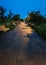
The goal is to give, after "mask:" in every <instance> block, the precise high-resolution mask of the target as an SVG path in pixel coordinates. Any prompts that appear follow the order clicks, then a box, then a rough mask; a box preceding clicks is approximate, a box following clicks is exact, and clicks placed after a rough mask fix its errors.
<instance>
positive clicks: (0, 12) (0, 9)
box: [0, 6, 6, 20]
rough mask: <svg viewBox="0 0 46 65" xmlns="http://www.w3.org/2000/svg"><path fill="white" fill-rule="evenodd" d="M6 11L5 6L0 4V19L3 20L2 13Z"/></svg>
mask: <svg viewBox="0 0 46 65" xmlns="http://www.w3.org/2000/svg"><path fill="white" fill-rule="evenodd" d="M5 12H6V10H5V8H4V7H2V6H0V20H5V17H4V13H5Z"/></svg>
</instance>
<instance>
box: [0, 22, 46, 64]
mask: <svg viewBox="0 0 46 65" xmlns="http://www.w3.org/2000/svg"><path fill="white" fill-rule="evenodd" d="M0 65H46V41H44V40H43V39H42V38H41V37H40V36H39V35H38V34H37V33H36V32H35V31H34V30H33V29H32V28H30V27H29V26H28V25H27V24H26V23H24V22H20V24H19V25H18V26H17V27H16V28H15V29H14V30H13V31H9V32H7V33H4V34H1V35H0Z"/></svg>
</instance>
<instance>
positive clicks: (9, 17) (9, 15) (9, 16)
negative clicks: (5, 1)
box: [8, 10, 13, 20]
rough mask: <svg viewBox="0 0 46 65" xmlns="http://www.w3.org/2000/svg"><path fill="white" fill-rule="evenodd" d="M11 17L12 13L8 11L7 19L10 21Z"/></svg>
mask: <svg viewBox="0 0 46 65" xmlns="http://www.w3.org/2000/svg"><path fill="white" fill-rule="evenodd" d="M12 15H13V13H12V11H11V10H10V11H9V14H8V19H9V20H12Z"/></svg>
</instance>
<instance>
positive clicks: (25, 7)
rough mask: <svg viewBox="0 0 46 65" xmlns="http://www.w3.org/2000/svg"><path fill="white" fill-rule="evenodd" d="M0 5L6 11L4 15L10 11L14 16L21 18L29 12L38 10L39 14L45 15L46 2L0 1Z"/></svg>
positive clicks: (36, 0)
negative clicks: (17, 15) (18, 15)
mask: <svg viewBox="0 0 46 65" xmlns="http://www.w3.org/2000/svg"><path fill="white" fill-rule="evenodd" d="M0 5H2V6H3V7H5V8H6V9H7V13H6V14H8V12H9V10H10V9H11V10H12V12H13V13H14V14H20V15H21V17H22V18H24V17H26V16H27V13H28V12H31V11H37V10H38V11H41V14H43V15H45V14H46V0H0Z"/></svg>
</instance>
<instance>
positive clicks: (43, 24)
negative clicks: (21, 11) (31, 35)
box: [26, 11, 46, 40]
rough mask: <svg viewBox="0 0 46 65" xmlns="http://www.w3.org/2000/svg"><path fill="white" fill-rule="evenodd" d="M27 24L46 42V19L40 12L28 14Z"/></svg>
mask: <svg viewBox="0 0 46 65" xmlns="http://www.w3.org/2000/svg"><path fill="white" fill-rule="evenodd" d="M26 22H27V23H28V25H29V26H31V27H32V28H33V29H34V30H35V31H36V32H37V33H38V34H40V35H41V36H42V37H43V38H44V39H45V40H46V18H45V17H44V16H42V15H41V14H40V11H36V12H31V13H28V16H27V18H26Z"/></svg>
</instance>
